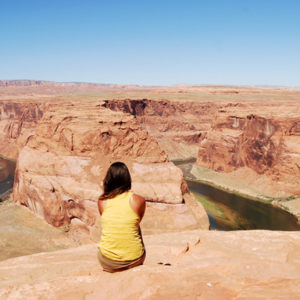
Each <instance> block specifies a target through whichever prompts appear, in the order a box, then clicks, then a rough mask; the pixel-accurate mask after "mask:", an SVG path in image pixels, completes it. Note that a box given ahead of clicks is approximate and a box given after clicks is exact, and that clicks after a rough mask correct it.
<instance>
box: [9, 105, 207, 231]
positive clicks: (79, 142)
mask: <svg viewBox="0 0 300 300" xmlns="http://www.w3.org/2000/svg"><path fill="white" fill-rule="evenodd" d="M116 160H122V161H124V162H125V163H126V164H127V165H128V166H129V169H130V170H131V174H132V179H133V190H134V191H135V192H136V193H138V194H140V195H142V196H144V197H145V199H146V200H148V201H153V202H160V203H167V204H173V205H174V204H178V205H183V206H184V207H187V205H184V204H182V202H183V194H184V193H186V192H187V189H186V187H185V185H184V179H183V175H182V172H181V170H180V169H178V168H177V167H175V166H174V165H173V164H172V163H170V162H168V158H167V155H166V154H165V152H163V151H162V150H161V149H160V147H159V146H158V144H157V142H156V141H155V139H154V138H153V137H151V136H149V134H148V133H147V131H146V130H145V129H143V128H141V127H140V125H139V123H138V121H137V120H136V119H135V118H134V117H133V116H131V115H129V114H127V115H126V114H124V113H122V112H113V111H111V110H109V109H107V108H104V107H102V105H101V103H100V104H86V105H83V104H80V105H79V104H76V105H74V104H59V105H58V104H53V105H50V106H49V107H48V108H47V111H46V112H45V113H44V115H43V118H42V119H41V121H40V122H39V124H38V126H37V128H36V130H35V133H34V134H33V135H31V136H29V137H28V138H27V141H26V143H25V147H24V148H23V149H22V150H21V152H20V154H19V158H18V163H17V169H16V175H15V184H14V200H15V201H16V202H17V203H19V204H22V205H25V206H27V207H29V208H30V209H31V210H32V211H34V212H35V213H36V214H37V215H39V216H41V217H43V218H45V219H46V220H47V222H48V223H50V224H52V225H54V226H64V225H67V224H70V223H71V224H76V225H82V226H85V227H86V228H87V230H90V229H91V228H92V227H93V226H94V225H95V223H96V219H97V216H98V211H97V198H98V196H99V195H100V194H101V192H102V190H101V187H100V183H101V181H102V179H103V177H104V175H105V173H106V170H107V168H108V166H109V165H110V163H111V162H113V161H116ZM162 205H163V204H162ZM153 209H155V206H153ZM156 210H157V212H160V211H161V210H162V209H161V208H157V209H156ZM163 210H165V209H163ZM167 210H168V209H167ZM202 215H204V216H205V215H206V214H205V211H204V210H203V209H202ZM199 217H202V216H199ZM197 218H198V217H196V219H195V220H194V228H197V227H199V222H198V221H197ZM171 223H172V222H171ZM188 223H189V224H191V222H188ZM192 223H193V222H192ZM173 224H174V223H173ZM149 225H150V224H149ZM170 226H171V227H172V225H170ZM202 226H203V227H204V228H208V220H207V217H206V220H205V222H204V223H203V224H202ZM154 227H155V226H153V228H154ZM200 227H201V226H200Z"/></svg>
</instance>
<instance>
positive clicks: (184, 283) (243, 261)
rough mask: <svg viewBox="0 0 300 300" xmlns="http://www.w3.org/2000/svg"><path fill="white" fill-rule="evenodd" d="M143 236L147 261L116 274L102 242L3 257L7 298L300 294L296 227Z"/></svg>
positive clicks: (0, 275)
mask: <svg viewBox="0 0 300 300" xmlns="http://www.w3.org/2000/svg"><path fill="white" fill-rule="evenodd" d="M144 242H145V246H146V249H147V256H146V260H145V263H144V265H142V266H139V267H136V268H133V269H130V270H127V271H124V272H120V273H113V274H111V273H106V272H103V271H102V269H101V268H100V266H99V263H98V261H97V258H96V252H97V248H96V246H95V245H85V246H81V247H79V248H75V249H68V250H63V251H57V252H52V253H40V254H35V255H31V256H25V257H18V258H14V259H10V260H7V261H3V262H1V263H0V279H1V280H0V298H1V299H3V300H6V299H16V300H17V299H24V298H26V299H55V300H59V299H197V298H198V299H222V300H226V299H286V300H287V299H299V290H300V260H299V259H300V256H299V253H300V236H299V233H297V232H284V233H283V232H272V231H257V230H251V231H236V232H220V231H219V232H217V231H185V232H181V233H168V234H159V235H149V236H145V237H144ZM45 270H47V271H46V272H45Z"/></svg>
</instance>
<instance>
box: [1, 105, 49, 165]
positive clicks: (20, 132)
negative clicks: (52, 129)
mask: <svg viewBox="0 0 300 300" xmlns="http://www.w3.org/2000/svg"><path fill="white" fill-rule="evenodd" d="M46 107H47V104H45V103H18V102H10V101H1V102H0V153H1V154H2V155H4V156H6V157H9V158H14V159H16V158H17V156H18V153H19V150H20V149H21V148H22V147H23V146H24V144H25V143H26V140H27V139H28V137H29V136H30V135H32V134H33V132H34V130H35V128H36V125H37V122H38V121H39V120H40V119H41V117H42V116H43V111H44V110H46Z"/></svg>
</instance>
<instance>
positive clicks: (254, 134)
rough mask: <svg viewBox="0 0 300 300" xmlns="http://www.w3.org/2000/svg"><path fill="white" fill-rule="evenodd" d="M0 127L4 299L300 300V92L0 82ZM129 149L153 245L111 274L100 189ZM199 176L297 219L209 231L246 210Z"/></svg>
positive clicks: (0, 282)
mask: <svg viewBox="0 0 300 300" xmlns="http://www.w3.org/2000/svg"><path fill="white" fill-rule="evenodd" d="M0 128H1V131H0V179H1V182H0V191H1V195H0V199H1V201H0V215H1V220H2V222H3V223H2V226H1V230H0V249H1V255H0V260H1V261H0V299H300V296H299V295H300V256H299V253H300V231H299V230H300V225H299V220H300V90H299V89H296V88H294V89H292V88H282V87H259V86H253V87H251V86H211V85H207V86H206V85H173V86H140V85H113V84H112V85H110V84H92V83H83V82H75V83H74V82H67V83H62V82H52V81H37V80H0ZM118 160H120V161H123V162H125V163H126V164H127V165H128V167H129V169H130V172H131V174H132V180H133V185H132V189H133V191H134V192H135V193H137V194H139V195H141V196H143V197H144V198H145V199H146V201H147V208H146V214H145V217H144V219H143V220H142V223H141V229H142V232H143V236H144V240H145V245H146V249H147V256H146V260H145V263H144V265H142V266H138V267H136V268H133V269H130V270H128V271H124V272H120V273H114V274H109V273H105V272H103V271H102V269H101V268H100V265H99V263H98V261H97V258H96V250H97V247H96V244H97V243H98V241H99V239H100V235H101V225H100V216H99V213H98V210H97V199H98V197H99V195H100V194H101V193H102V186H101V182H102V180H103V177H104V175H105V172H106V169H107V168H108V166H109V165H110V164H111V163H112V162H113V161H118ZM191 182H193V183H194V184H198V183H199V184H203V185H206V186H209V187H212V188H214V189H216V190H220V191H222V192H224V193H227V194H230V195H235V196H236V197H244V198H245V199H246V200H245V203H246V202H247V201H248V202H249V203H250V204H251V205H252V206H254V207H260V204H262V205H268V206H269V207H272V208H274V209H276V210H278V211H280V213H282V214H285V218H287V219H288V220H291V224H292V225H291V226H290V227H285V226H281V225H280V226H281V227H276V224H277V223H278V222H279V220H277V219H274V217H273V216H271V217H270V222H271V223H272V224H271V225H270V226H271V227H259V225H257V224H254V225H253V226H254V227H250V226H249V227H247V225H245V228H244V227H242V226H240V227H229V229H230V230H229V231H228V228H226V227H222V228H219V229H221V230H209V228H210V229H214V228H213V227H212V222H215V221H214V220H217V221H218V219H222V218H223V219H224V218H227V219H231V218H233V215H235V221H234V222H236V220H238V219H240V218H241V214H239V212H238V211H235V212H234V213H231V209H233V208H232V207H229V206H228V203H226V204H224V203H222V204H218V203H217V200H216V199H215V200H216V202H208V198H207V197H206V196H208V195H206V196H205V195H204V194H201V195H200V194H197V192H194V190H193V188H192V184H191ZM199 193H200V192H199ZM212 197H213V196H212ZM220 197H221V198H222V196H220ZM224 197H225V196H224ZM237 201H239V200H237ZM243 203H244V202H243ZM243 205H244V204H243ZM245 205H246V204H245ZM266 209H267V210H266V214H268V211H269V210H268V209H269V208H266ZM247 210H248V206H247V208H246V211H247ZM262 216H263V215H262ZM262 218H264V217H262ZM265 218H266V219H267V217H265ZM287 219H283V220H281V222H282V223H284V224H283V225H285V223H286V222H287V221H285V220H287ZM226 222H227V221H226ZM251 222H252V221H251ZM262 223H263V222H262ZM243 224H244V223H243ZM245 224H247V222H246V223H245ZM263 226H264V225H263ZM268 226H269V225H268ZM215 229H218V228H217V227H216V228H215ZM233 229H240V230H233ZM241 229H255V230H241ZM266 229H272V230H266ZM275 229H276V230H275ZM116 281H117V282H118V283H119V284H118V286H116V285H115V282H116Z"/></svg>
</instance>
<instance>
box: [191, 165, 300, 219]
mask: <svg viewBox="0 0 300 300" xmlns="http://www.w3.org/2000/svg"><path fill="white" fill-rule="evenodd" d="M190 173H191V174H192V175H193V176H192V178H191V180H195V179H196V180H197V181H199V182H202V183H205V184H208V185H211V186H213V187H216V188H218V189H222V190H224V191H227V192H230V193H233V194H236V195H239V196H242V197H245V198H248V199H249V200H253V201H259V202H264V203H271V204H272V205H274V206H277V207H280V208H281V209H283V210H285V211H287V212H289V213H290V214H292V215H294V216H295V217H297V218H298V222H299V223H300V197H297V196H289V197H272V195H270V194H265V193H263V191H262V190H261V189H259V187H254V186H250V185H247V184H245V183H244V182H242V181H241V180H237V179H236V178H232V177H231V176H230V174H224V173H218V172H215V171H212V170H208V169H205V168H202V167H200V166H197V165H195V164H193V165H192V167H191V170H190Z"/></svg>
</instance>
